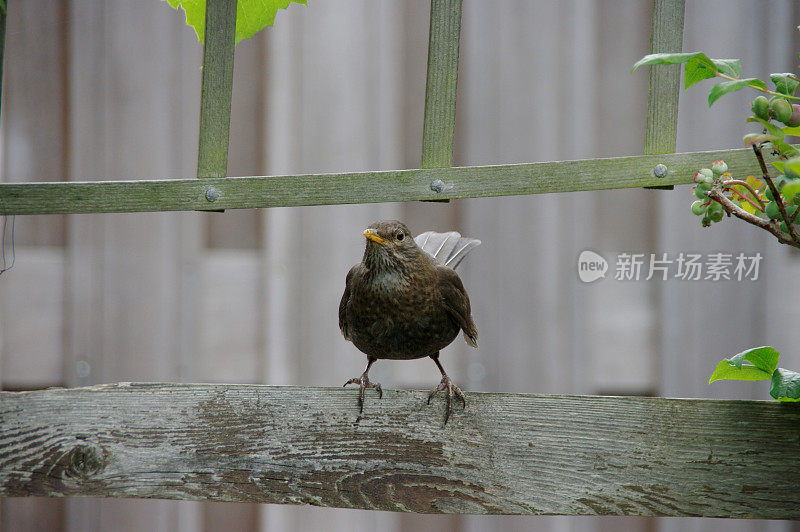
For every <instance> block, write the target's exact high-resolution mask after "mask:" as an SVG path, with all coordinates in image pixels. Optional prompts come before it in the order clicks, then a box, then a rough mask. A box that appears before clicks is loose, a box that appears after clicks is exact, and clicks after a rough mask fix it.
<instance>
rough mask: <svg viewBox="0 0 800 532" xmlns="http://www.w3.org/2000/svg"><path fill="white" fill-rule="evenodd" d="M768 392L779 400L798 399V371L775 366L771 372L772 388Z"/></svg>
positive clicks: (799, 378) (799, 377) (799, 390)
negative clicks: (773, 371)
mask: <svg viewBox="0 0 800 532" xmlns="http://www.w3.org/2000/svg"><path fill="white" fill-rule="evenodd" d="M769 394H770V395H771V396H772V397H774V398H775V399H778V400H779V401H798V400H800V373H797V372H794V371H790V370H788V369H784V368H777V369H776V370H775V373H773V374H772V388H770V390H769Z"/></svg>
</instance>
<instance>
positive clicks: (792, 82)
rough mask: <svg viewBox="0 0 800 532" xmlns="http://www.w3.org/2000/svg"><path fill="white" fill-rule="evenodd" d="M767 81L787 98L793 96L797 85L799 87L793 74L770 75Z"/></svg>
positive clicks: (798, 82) (799, 82) (799, 83)
mask: <svg viewBox="0 0 800 532" xmlns="http://www.w3.org/2000/svg"><path fill="white" fill-rule="evenodd" d="M769 79H771V80H772V83H774V84H775V90H776V91H777V92H780V93H781V94H788V95H789V96H792V95H794V91H795V90H797V87H798V85H800V81H798V80H797V78H796V77H795V76H794V74H790V73H789V72H783V73H776V74H770V75H769Z"/></svg>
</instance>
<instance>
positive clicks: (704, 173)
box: [697, 168, 714, 179]
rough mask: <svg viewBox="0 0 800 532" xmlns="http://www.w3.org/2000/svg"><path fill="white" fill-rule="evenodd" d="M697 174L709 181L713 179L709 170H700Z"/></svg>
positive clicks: (712, 174)
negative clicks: (707, 178) (708, 178)
mask: <svg viewBox="0 0 800 532" xmlns="http://www.w3.org/2000/svg"><path fill="white" fill-rule="evenodd" d="M697 173H698V174H700V175H701V176H704V177H710V178H711V179H714V172H713V171H712V170H711V169H710V168H701V169H700V170H698V171H697Z"/></svg>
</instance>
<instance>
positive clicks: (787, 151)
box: [770, 139, 800, 159]
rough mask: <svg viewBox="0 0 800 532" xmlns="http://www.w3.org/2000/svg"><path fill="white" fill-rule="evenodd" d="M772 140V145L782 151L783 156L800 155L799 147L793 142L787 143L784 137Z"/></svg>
mask: <svg viewBox="0 0 800 532" xmlns="http://www.w3.org/2000/svg"><path fill="white" fill-rule="evenodd" d="M770 142H772V145H773V146H774V147H775V149H777V150H778V151H779V152H780V154H781V156H783V157H786V158H787V159H788V158H789V157H797V156H798V155H800V152H798V151H797V148H795V147H794V146H792V145H791V144H786V142H784V141H783V140H782V139H775V140H773V141H770Z"/></svg>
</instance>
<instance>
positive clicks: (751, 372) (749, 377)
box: [708, 359, 772, 384]
mask: <svg viewBox="0 0 800 532" xmlns="http://www.w3.org/2000/svg"><path fill="white" fill-rule="evenodd" d="M771 376H772V374H771V373H767V372H766V371H764V370H762V369H758V368H757V367H755V366H750V365H745V366H742V367H741V368H737V367H736V366H733V365H731V363H730V362H728V360H727V359H722V360H720V361H719V364H717V367H716V368H715V369H714V373H712V374H711V377H710V378H709V379H708V383H709V384H711V383H712V382H714V381H719V380H723V379H726V380H737V381H763V380H767V379H769V378H771Z"/></svg>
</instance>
